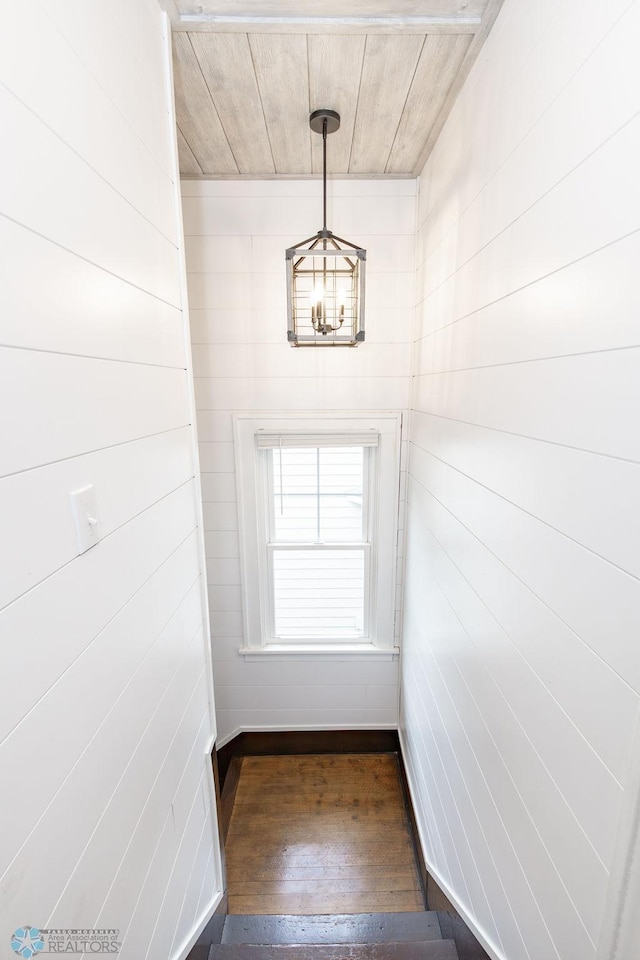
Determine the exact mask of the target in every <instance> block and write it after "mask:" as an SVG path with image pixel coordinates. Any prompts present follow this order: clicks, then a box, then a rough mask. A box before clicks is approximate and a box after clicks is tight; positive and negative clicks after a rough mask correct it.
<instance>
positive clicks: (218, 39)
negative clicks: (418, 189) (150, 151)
mask: <svg viewBox="0 0 640 960" xmlns="http://www.w3.org/2000/svg"><path fill="white" fill-rule="evenodd" d="M501 3H502V0H351V5H350V6H348V5H345V3H344V0H207V2H201V3H198V4H194V3H193V2H192V0H169V4H168V6H169V8H170V11H171V12H172V21H173V23H172V26H173V49H174V71H175V90H176V113H177V124H178V143H179V150H180V170H181V173H182V175H184V176H189V177H202V176H204V177H239V176H254V177H265V176H267V177H274V176H309V175H317V174H318V173H320V172H321V170H322V141H321V138H320V137H319V136H318V135H317V134H314V133H312V132H311V130H310V129H309V114H310V113H311V111H313V110H316V109H319V108H320V107H328V108H329V109H331V110H337V111H338V112H339V113H340V115H341V121H342V122H341V126H340V130H339V131H338V132H337V133H335V134H333V135H332V136H331V138H330V143H329V150H328V170H329V173H330V174H333V175H337V176H415V175H416V174H418V173H419V172H420V170H421V169H422V166H423V165H424V162H425V160H426V159H427V156H428V154H429V151H430V150H431V148H432V146H433V144H434V143H435V140H436V138H437V135H438V133H439V131H440V129H441V127H442V124H443V123H444V121H445V119H446V117H447V115H448V113H449V111H450V109H451V106H452V104H453V102H454V100H455V97H456V95H457V93H458V90H459V89H460V87H461V85H462V83H463V81H464V79H465V77H466V75H467V73H468V71H469V69H470V67H471V64H472V62H473V60H474V59H475V57H476V56H477V54H478V51H479V49H480V46H481V45H482V43H483V42H484V39H485V38H486V35H487V33H488V32H489V30H490V28H491V26H492V24H493V21H494V20H495V17H496V15H497V13H498V10H499V8H500V5H501Z"/></svg>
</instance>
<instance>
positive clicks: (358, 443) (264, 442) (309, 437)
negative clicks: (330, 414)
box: [256, 430, 380, 450]
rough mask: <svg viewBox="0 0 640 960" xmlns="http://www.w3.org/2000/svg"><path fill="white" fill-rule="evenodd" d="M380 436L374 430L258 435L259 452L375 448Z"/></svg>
mask: <svg viewBox="0 0 640 960" xmlns="http://www.w3.org/2000/svg"><path fill="white" fill-rule="evenodd" d="M379 442H380V434H379V433H378V432H377V431H375V430H367V431H363V432H362V433H258V434H256V446H257V447H258V449H259V450H271V449H273V448H274V447H318V446H324V447H377V446H378V444H379Z"/></svg>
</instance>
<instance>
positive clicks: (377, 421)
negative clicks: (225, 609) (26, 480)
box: [233, 411, 402, 659]
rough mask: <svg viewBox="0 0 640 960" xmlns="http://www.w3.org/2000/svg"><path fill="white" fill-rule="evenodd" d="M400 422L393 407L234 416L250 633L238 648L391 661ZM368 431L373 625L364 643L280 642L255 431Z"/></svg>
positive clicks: (249, 653) (250, 653) (255, 653)
mask: <svg viewBox="0 0 640 960" xmlns="http://www.w3.org/2000/svg"><path fill="white" fill-rule="evenodd" d="M401 424H402V415H401V413H399V412H395V411H384V412H379V413H378V412H375V413H370V412H368V413H367V414H366V415H365V414H358V413H344V414H343V413H339V412H336V413H335V414H334V413H332V414H331V415H330V416H322V415H319V414H313V413H312V414H307V413H305V414H299V413H266V414H260V413H239V414H234V416H233V426H234V441H235V456H236V483H237V493H238V521H239V546H240V568H241V580H242V588H241V589H242V613H243V622H244V637H245V643H244V645H243V646H242V647H241V649H240V653H242V654H243V655H244V656H245V657H246V658H247V659H253V658H254V657H255V658H257V659H261V658H262V657H263V656H264V655H265V654H268V655H275V656H285V657H302V658H307V657H309V656H314V655H317V656H318V657H319V658H322V657H324V656H326V655H331V658H332V659H333V658H336V657H337V658H339V659H353V658H357V657H359V656H363V655H366V656H369V657H376V658H379V659H390V658H391V657H393V656H395V655H397V649H396V648H395V647H394V619H395V592H396V556H397V539H398V495H399V477H400V441H401ZM369 430H370V431H373V430H375V431H377V433H378V434H379V441H378V447H377V451H378V452H377V456H376V460H377V462H376V469H375V476H374V486H375V488H376V489H375V490H373V491H371V512H372V516H371V519H370V522H371V525H372V529H371V538H372V542H373V543H374V544H375V547H374V555H373V569H372V573H371V579H370V589H371V595H372V597H371V604H370V616H371V620H372V623H371V627H372V629H371V630H370V633H369V637H368V638H365V639H364V640H362V641H337V642H336V641H332V640H331V639H329V638H327V639H321V640H315V639H309V640H306V639H305V640H304V641H303V642H295V641H294V642H291V641H287V642H281V641H278V640H276V639H275V638H273V637H270V636H269V633H270V631H269V610H270V600H269V593H268V590H269V582H268V578H267V576H266V560H262V552H263V549H264V548H265V547H266V540H265V537H268V533H267V531H264V530H262V529H261V521H262V520H264V521H265V522H266V520H267V518H268V516H269V511H268V504H267V503H266V502H265V498H266V497H267V496H268V490H267V484H266V483H265V482H264V481H263V479H262V478H261V476H260V466H259V461H258V456H257V454H258V445H257V443H256V436H258V435H260V434H262V433H264V434H269V433H280V434H292V435H300V434H305V435H308V434H322V435H327V436H330V435H336V434H340V435H349V434H362V433H363V432H364V431H369ZM265 556H266V551H265Z"/></svg>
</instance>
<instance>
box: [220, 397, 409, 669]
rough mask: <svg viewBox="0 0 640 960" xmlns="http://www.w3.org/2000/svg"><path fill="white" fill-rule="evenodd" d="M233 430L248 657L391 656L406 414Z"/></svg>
mask: <svg viewBox="0 0 640 960" xmlns="http://www.w3.org/2000/svg"><path fill="white" fill-rule="evenodd" d="M235 428H236V447H237V468H238V495H239V508H240V509H239V514H240V520H241V523H240V527H241V560H242V567H243V595H244V596H243V608H244V620H245V635H246V647H245V648H243V652H244V653H247V654H249V653H258V654H259V653H275V652H281V653H282V652H288V653H292V652H304V653H308V652H324V651H329V652H331V651H333V652H342V653H366V652H369V653H375V652H376V651H381V650H387V651H391V650H392V648H393V611H394V606H395V603H394V595H395V575H394V574H395V542H396V534H397V529H396V527H397V488H398V469H399V467H398V450H399V417H398V416H397V415H395V414H388V415H382V416H380V417H375V418H371V417H367V418H348V419H346V420H345V419H333V418H331V419H326V418H325V419H322V420H317V419H315V418H313V419H311V418H303V417H289V418H281V417H278V418H273V419H272V418H270V417H269V418H254V417H248V416H247V417H245V416H242V415H239V416H237V417H236V418H235Z"/></svg>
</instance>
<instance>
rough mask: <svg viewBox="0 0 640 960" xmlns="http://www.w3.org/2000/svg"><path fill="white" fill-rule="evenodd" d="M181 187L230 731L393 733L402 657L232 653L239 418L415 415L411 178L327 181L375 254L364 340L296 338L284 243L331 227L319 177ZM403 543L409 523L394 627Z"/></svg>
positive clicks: (219, 662)
mask: <svg viewBox="0 0 640 960" xmlns="http://www.w3.org/2000/svg"><path fill="white" fill-rule="evenodd" d="M182 193H183V209H184V223H185V238H186V252H187V271H188V278H189V305H190V315H191V335H192V343H193V362H194V375H195V378H196V380H195V383H196V398H197V405H198V436H199V440H200V461H201V467H202V471H203V474H202V490H203V497H204V511H205V538H206V545H207V576H208V581H209V598H210V608H211V619H212V637H213V653H214V660H215V669H214V674H215V681H216V705H217V716H218V733H219V737H220V742H221V743H224V742H225V741H226V740H228V739H229V738H230V737H232V736H233V735H234V734H235V733H237V732H238V731H239V730H242V729H254V730H259V729H270V730H272V729H278V728H281V729H300V728H312V729H313V728H316V729H318V728H320V729H324V728H329V727H332V728H338V729H340V728H357V727H365V728H367V727H392V728H395V727H396V726H397V717H398V709H397V704H398V685H397V681H398V669H397V660H395V661H390V660H387V661H386V662H385V661H375V662H370V661H363V660H362V659H360V660H354V659H353V658H352V659H351V660H350V661H345V660H341V659H333V660H332V659H330V658H328V657H327V655H326V654H324V655H321V656H320V660H318V658H317V657H316V658H315V659H314V658H309V657H308V656H306V657H297V658H296V657H295V656H292V657H291V658H290V659H287V660H282V659H279V660H276V661H274V660H271V661H269V658H268V657H267V658H264V657H263V658H262V660H261V662H251V661H245V659H244V657H243V656H242V655H240V654H239V653H238V650H239V649H240V647H242V646H243V643H244V635H243V622H242V600H241V581H240V562H239V559H238V558H239V542H238V514H237V506H236V476H235V460H234V449H233V429H232V423H233V421H232V415H233V413H234V412H235V413H238V412H240V411H254V412H256V413H257V414H264V413H266V412H269V411H283V412H287V411H301V412H302V411H309V412H310V411H319V412H321V413H326V414H327V415H331V414H335V413H339V412H340V411H342V412H345V411H357V412H358V413H366V412H367V411H371V410H378V411H380V410H396V411H403V410H406V408H407V406H408V402H409V337H410V323H411V316H412V308H413V302H412V298H413V284H414V274H413V269H414V251H415V203H416V183H415V181H414V180H392V181H382V180H377V181H370V180H351V181H344V180H343V181H340V180H331V181H330V182H329V189H328V200H329V208H328V223H329V225H330V227H331V228H332V229H333V230H335V232H336V233H337V234H338V235H339V236H343V237H347V239H349V240H352V241H357V242H358V243H361V244H362V245H363V246H364V247H365V248H366V249H367V320H366V326H367V340H366V343H365V344H364V345H363V346H360V347H358V348H356V349H340V348H337V349H333V348H330V349H327V348H320V349H293V348H292V347H291V346H290V345H289V344H288V342H287V336H286V327H287V324H286V310H287V308H286V279H285V255H284V252H285V249H286V247H287V246H290V245H291V244H292V243H295V242H296V241H299V240H302V239H303V238H304V237H308V236H310V235H311V234H313V233H315V231H316V230H317V229H318V227H319V226H320V225H321V216H322V199H321V198H322V185H321V182H320V181H319V180H303V181H297V180H263V181H259V180H255V181H253V180H242V181H240V180H223V181H189V180H185V181H183V184H182ZM403 447H404V448H406V444H403ZM403 467H404V460H403ZM405 479H406V478H405ZM404 489H405V487H404V483H403V484H402V487H401V518H400V525H401V527H402V524H403V522H404V520H403V517H404V513H403V508H404ZM402 551H403V548H402V531H401V542H400V550H399V555H400V563H399V573H398V601H397V608H398V612H397V616H396V630H397V631H398V632H399V630H400V610H399V607H400V596H401V583H400V577H401V572H402V556H403V553H402ZM256 599H257V598H256Z"/></svg>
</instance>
